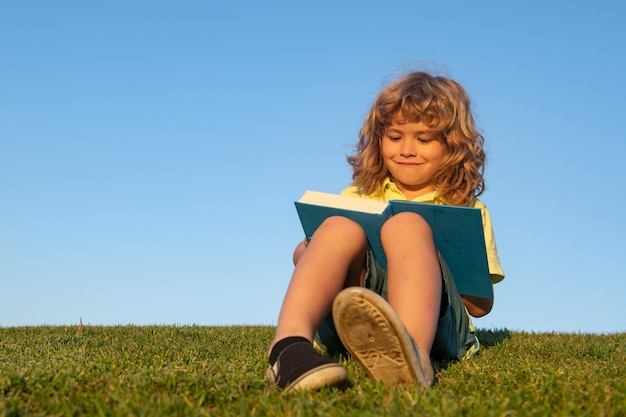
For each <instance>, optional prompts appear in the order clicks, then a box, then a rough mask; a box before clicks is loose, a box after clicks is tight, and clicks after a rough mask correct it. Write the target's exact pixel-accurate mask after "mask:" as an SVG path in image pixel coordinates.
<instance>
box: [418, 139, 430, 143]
mask: <svg viewBox="0 0 626 417" xmlns="http://www.w3.org/2000/svg"><path fill="white" fill-rule="evenodd" d="M417 141H418V142H419V143H428V142H430V141H432V139H430V138H417Z"/></svg>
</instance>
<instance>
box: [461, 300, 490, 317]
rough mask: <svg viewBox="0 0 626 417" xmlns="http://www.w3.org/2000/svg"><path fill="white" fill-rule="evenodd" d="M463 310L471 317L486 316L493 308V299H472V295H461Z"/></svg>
mask: <svg viewBox="0 0 626 417" xmlns="http://www.w3.org/2000/svg"><path fill="white" fill-rule="evenodd" d="M461 298H462V299H463V304H465V308H467V311H468V312H469V313H470V314H471V315H472V316H473V317H482V316H485V315H487V314H488V313H489V312H490V311H491V308H492V307H493V298H482V297H474V296H472V295H462V296H461Z"/></svg>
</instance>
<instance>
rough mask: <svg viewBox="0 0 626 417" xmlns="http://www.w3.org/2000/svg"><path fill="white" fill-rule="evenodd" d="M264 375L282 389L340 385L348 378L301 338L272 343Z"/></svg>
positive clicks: (314, 388)
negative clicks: (272, 346)
mask: <svg viewBox="0 0 626 417" xmlns="http://www.w3.org/2000/svg"><path fill="white" fill-rule="evenodd" d="M265 376H266V377H267V378H269V379H270V380H271V381H272V382H273V383H275V384H276V385H278V386H279V387H280V388H283V389H284V390H285V391H291V390H318V389H320V388H322V387H331V386H339V385H343V384H344V383H345V382H346V381H347V380H348V373H347V372H346V370H345V369H344V368H343V367H342V366H341V365H339V364H338V363H337V362H335V361H333V360H332V359H329V358H327V357H325V356H324V355H322V354H321V353H319V352H318V351H317V350H315V348H314V347H313V345H312V344H311V342H309V341H308V340H307V339H305V338H303V337H289V338H286V339H282V340H280V341H279V342H278V343H276V345H275V346H274V348H273V349H272V353H271V354H270V366H269V368H268V369H267V371H266V372H265Z"/></svg>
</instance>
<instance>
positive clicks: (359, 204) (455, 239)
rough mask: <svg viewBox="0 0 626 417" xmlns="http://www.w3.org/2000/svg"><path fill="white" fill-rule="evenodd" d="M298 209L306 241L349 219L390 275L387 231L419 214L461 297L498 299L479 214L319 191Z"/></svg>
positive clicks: (305, 197) (472, 210)
mask: <svg viewBox="0 0 626 417" xmlns="http://www.w3.org/2000/svg"><path fill="white" fill-rule="evenodd" d="M295 205H296V210H297V212H298V216H299V218H300V223H301V224H302V228H303V229H304V233H305V235H306V237H307V239H310V238H311V236H313V233H314V232H315V231H316V230H317V228H318V227H319V226H320V225H321V224H322V222H323V221H324V220H325V219H327V218H328V217H331V216H343V217H347V218H349V219H351V220H353V221H355V222H357V223H358V224H360V225H361V227H362V228H363V230H364V231H365V234H366V235H367V240H368V243H369V246H370V248H371V249H372V251H373V254H374V257H375V258H376V261H377V262H378V264H379V265H380V266H381V267H382V268H383V269H386V266H387V258H386V257H385V252H384V251H383V248H382V244H381V241H380V229H381V227H382V225H383V224H384V223H385V221H386V220H387V219H389V218H390V217H391V216H393V215H395V214H397V213H402V212H406V211H409V212H413V213H417V214H419V215H420V216H422V217H423V218H424V219H425V220H426V221H427V222H428V224H429V225H430V227H431V229H432V231H433V235H434V239H435V245H436V247H437V249H438V250H439V252H440V253H441V255H442V256H443V258H444V259H445V261H446V263H447V265H448V267H449V268H450V271H451V272H452V276H453V277H454V282H455V284H456V286H457V289H458V291H459V293H460V294H463V295H470V296H476V297H483V298H493V287H492V284H491V276H490V275H489V265H488V261H487V250H486V248H485V235H484V230H483V224H482V216H481V212H480V209H478V208H473V207H458V206H446V205H440V204H428V203H417V202H412V201H401V200H393V201H390V202H389V203H385V202H382V201H376V200H372V199H368V198H358V197H349V196H342V195H338V194H329V193H323V192H318V191H306V192H305V193H304V195H303V196H302V197H301V198H300V199H299V200H298V201H296V202H295Z"/></svg>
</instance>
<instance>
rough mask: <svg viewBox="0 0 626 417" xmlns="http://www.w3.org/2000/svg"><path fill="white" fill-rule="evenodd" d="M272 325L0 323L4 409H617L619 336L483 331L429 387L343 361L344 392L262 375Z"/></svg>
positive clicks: (537, 412)
mask: <svg viewBox="0 0 626 417" xmlns="http://www.w3.org/2000/svg"><path fill="white" fill-rule="evenodd" d="M273 330H274V329H273V328H272V327H269V326H233V327H195V326H190V327H174V326H148V327H135V326H120V327H96V326H72V327H22V328H0V416H20V415H41V416H44V415H45V416H80V415H89V416H91V415H119V416H129V415H133V416H144V415H145V416H153V415H181V416H186V415H188V416H192V415H211V416H226V415H228V416H232V415H289V416H318V415H319V416H324V415H329V416H355V417H356V416H405V415H417V416H440V415H443V416H570V415H580V416H624V415H626V334H611V335H579V334H528V333H520V332H509V331H506V330H502V331H484V330H483V331H479V337H480V338H481V342H482V344H483V350H482V351H481V353H480V354H479V355H478V356H476V357H474V358H472V359H471V360H469V361H465V362H452V363H447V364H437V379H438V381H437V383H436V385H435V386H434V387H433V388H430V389H424V388H422V387H420V386H410V387H403V386H384V385H382V384H379V383H376V382H374V381H372V380H371V379H369V378H368V377H367V375H365V373H364V372H363V371H361V369H360V368H359V367H358V365H357V364H356V363H355V362H354V361H351V360H348V361H346V362H345V365H346V367H347V369H348V372H349V374H350V378H351V385H350V386H349V387H347V388H346V389H344V390H337V389H325V390H322V391H320V392H308V393H284V392H281V391H279V390H278V389H277V388H275V387H274V386H272V385H271V384H270V383H269V382H268V381H266V380H265V379H264V376H263V374H264V371H265V368H266V358H265V355H266V349H267V346H268V344H269V342H270V340H271V338H272V335H273Z"/></svg>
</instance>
